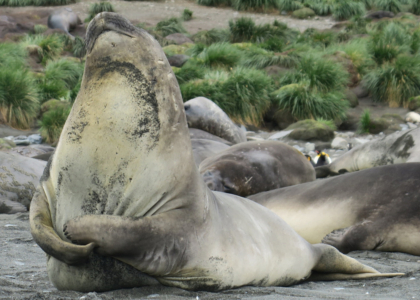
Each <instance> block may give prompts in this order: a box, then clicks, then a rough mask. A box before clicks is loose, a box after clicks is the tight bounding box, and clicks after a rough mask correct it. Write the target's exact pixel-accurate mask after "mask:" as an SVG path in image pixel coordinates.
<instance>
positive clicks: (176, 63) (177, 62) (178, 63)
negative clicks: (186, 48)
mask: <svg viewBox="0 0 420 300" xmlns="http://www.w3.org/2000/svg"><path fill="white" fill-rule="evenodd" d="M189 58H190V57H189V56H188V55H184V54H175V55H172V56H171V57H169V58H168V62H169V64H170V65H171V66H173V67H177V68H181V67H182V66H183V65H184V64H185V63H186V62H187V61H188V59H189Z"/></svg>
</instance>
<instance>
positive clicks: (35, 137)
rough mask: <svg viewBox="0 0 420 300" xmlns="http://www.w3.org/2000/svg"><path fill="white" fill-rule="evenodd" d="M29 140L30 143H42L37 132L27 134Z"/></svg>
mask: <svg viewBox="0 0 420 300" xmlns="http://www.w3.org/2000/svg"><path fill="white" fill-rule="evenodd" d="M28 140H29V142H30V143H31V145H32V144H41V143H42V137H41V135H40V134H39V133H36V134H31V135H30V136H28Z"/></svg>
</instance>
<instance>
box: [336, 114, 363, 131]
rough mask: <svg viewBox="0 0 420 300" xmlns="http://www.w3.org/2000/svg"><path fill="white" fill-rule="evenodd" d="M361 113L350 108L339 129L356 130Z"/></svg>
mask: <svg viewBox="0 0 420 300" xmlns="http://www.w3.org/2000/svg"><path fill="white" fill-rule="evenodd" d="M359 119H360V115H359V113H358V112H357V111H355V110H352V109H349V110H347V112H346V119H345V120H343V121H342V123H341V124H340V125H339V126H337V127H338V129H339V130H345V131H347V130H353V131H356V130H357V128H358V126H359Z"/></svg>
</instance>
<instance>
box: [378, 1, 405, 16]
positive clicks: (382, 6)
mask: <svg viewBox="0 0 420 300" xmlns="http://www.w3.org/2000/svg"><path fill="white" fill-rule="evenodd" d="M375 6H376V7H377V8H378V9H379V10H386V11H392V12H393V13H394V14H397V13H399V12H400V11H401V2H400V0H376V1H375Z"/></svg>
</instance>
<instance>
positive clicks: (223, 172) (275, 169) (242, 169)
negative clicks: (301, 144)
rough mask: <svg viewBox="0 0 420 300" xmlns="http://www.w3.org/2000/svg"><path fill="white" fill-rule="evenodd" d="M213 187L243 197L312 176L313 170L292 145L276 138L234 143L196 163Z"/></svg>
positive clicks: (305, 179) (312, 177) (311, 178)
mask: <svg viewBox="0 0 420 300" xmlns="http://www.w3.org/2000/svg"><path fill="white" fill-rule="evenodd" d="M199 171H200V174H201V176H202V177H203V178H204V181H205V182H206V184H207V186H208V187H209V188H210V189H211V190H213V191H219V192H225V193H230V194H235V195H239V196H242V197H246V196H249V195H253V194H256V193H261V192H264V191H269V190H273V189H278V188H281V187H286V186H290V185H295V184H300V183H304V182H308V181H314V180H315V170H314V168H313V167H312V164H311V163H310V162H309V161H308V160H307V158H306V157H305V156H304V155H303V154H302V153H301V152H299V151H298V150H296V149H295V148H293V147H291V146H289V145H286V144H284V143H281V142H277V141H259V142H247V143H242V144H238V145H234V146H232V147H230V148H229V149H227V150H225V151H223V152H221V153H219V154H217V155H214V156H212V157H210V158H208V159H206V160H204V161H203V162H202V163H201V164H200V168H199Z"/></svg>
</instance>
